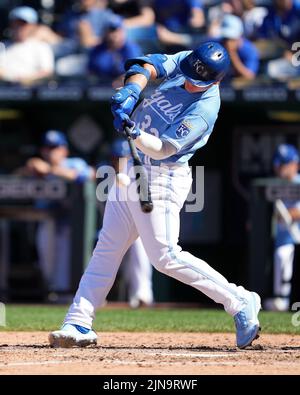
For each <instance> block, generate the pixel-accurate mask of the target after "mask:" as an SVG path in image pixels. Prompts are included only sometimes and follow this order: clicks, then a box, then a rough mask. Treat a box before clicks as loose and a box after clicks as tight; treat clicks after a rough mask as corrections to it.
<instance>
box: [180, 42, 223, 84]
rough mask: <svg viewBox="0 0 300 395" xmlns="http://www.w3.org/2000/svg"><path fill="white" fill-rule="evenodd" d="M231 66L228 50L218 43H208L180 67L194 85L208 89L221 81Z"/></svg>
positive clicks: (195, 51) (200, 47)
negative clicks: (207, 87)
mask: <svg viewBox="0 0 300 395" xmlns="http://www.w3.org/2000/svg"><path fill="white" fill-rule="evenodd" d="M229 65H230V59H229V55H228V52H227V51H226V49H225V48H224V47H223V46H222V45H221V44H219V43H217V42H214V41H208V42H206V43H203V44H201V45H200V46H199V47H198V48H197V49H195V50H194V51H193V52H191V53H190V54H189V55H188V56H187V57H185V58H184V59H183V60H182V61H181V62H180V65H179V67H180V70H181V72H182V73H183V74H184V76H185V77H186V79H187V80H188V81H190V82H191V83H192V84H193V85H195V86H199V87H206V86H209V85H211V84H213V83H214V82H216V81H220V80H221V79H222V78H223V77H224V75H225V74H226V72H227V70H228V68H229Z"/></svg>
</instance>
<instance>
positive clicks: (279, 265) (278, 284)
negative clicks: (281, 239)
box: [274, 244, 295, 298]
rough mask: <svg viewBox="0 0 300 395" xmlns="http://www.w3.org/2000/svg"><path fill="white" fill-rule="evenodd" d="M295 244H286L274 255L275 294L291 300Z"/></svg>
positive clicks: (278, 248)
mask: <svg viewBox="0 0 300 395" xmlns="http://www.w3.org/2000/svg"><path fill="white" fill-rule="evenodd" d="M294 253H295V246H294V244H285V245H282V246H280V247H277V248H276V249H275V253H274V294H275V295H276V296H282V297H286V298H289V297H290V294H291V289H292V277H293V264H294Z"/></svg>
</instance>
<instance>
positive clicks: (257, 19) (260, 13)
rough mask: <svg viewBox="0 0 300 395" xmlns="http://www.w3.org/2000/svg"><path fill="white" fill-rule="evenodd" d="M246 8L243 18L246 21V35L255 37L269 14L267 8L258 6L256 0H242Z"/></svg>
mask: <svg viewBox="0 0 300 395" xmlns="http://www.w3.org/2000/svg"><path fill="white" fill-rule="evenodd" d="M242 3H243V6H244V10H243V14H242V16H241V18H242V19H243V22H244V29H245V37H247V38H249V39H254V38H256V37H257V34H258V31H259V29H260V27H261V25H262V23H263V20H264V18H265V16H266V15H267V12H268V10H267V8H266V7H260V6H256V2H255V0H242Z"/></svg>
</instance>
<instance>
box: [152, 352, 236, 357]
mask: <svg viewBox="0 0 300 395" xmlns="http://www.w3.org/2000/svg"><path fill="white" fill-rule="evenodd" d="M145 355H156V356H167V357H188V358H194V357H197V358H230V357H236V356H237V355H236V354H232V355H230V354H209V353H203V352H202V353H196V352H195V353H181V352H160V353H157V352H147V353H145Z"/></svg>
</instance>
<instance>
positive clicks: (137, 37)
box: [108, 0, 159, 52]
mask: <svg viewBox="0 0 300 395" xmlns="http://www.w3.org/2000/svg"><path fill="white" fill-rule="evenodd" d="M108 6H109V8H110V9H111V10H112V11H113V12H114V13H116V14H117V15H120V16H121V17H122V18H123V19H124V25H125V28H126V30H127V37H128V39H129V40H131V41H134V42H136V43H137V44H139V45H140V46H141V48H143V52H155V51H158V50H159V48H158V45H157V44H158V41H157V33H156V27H155V24H154V23H155V15H154V11H153V9H152V0H109V1H108Z"/></svg>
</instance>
